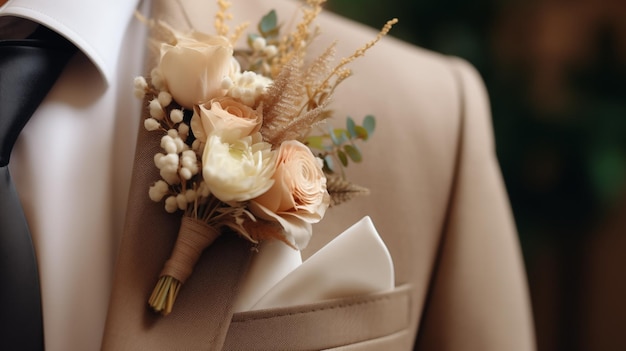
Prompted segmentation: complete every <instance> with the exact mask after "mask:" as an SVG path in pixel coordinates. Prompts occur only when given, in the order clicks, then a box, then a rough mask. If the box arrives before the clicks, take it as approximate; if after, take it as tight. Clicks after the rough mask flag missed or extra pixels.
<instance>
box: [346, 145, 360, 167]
mask: <svg viewBox="0 0 626 351" xmlns="http://www.w3.org/2000/svg"><path fill="white" fill-rule="evenodd" d="M343 149H344V151H345V152H346V153H347V154H348V156H350V159H351V160H352V161H354V162H361V161H362V160H363V157H362V156H361V151H360V150H359V149H358V148H357V147H356V146H354V145H346V146H344V147H343ZM344 166H345V165H344Z"/></svg>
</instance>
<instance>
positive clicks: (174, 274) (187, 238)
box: [148, 216, 220, 316]
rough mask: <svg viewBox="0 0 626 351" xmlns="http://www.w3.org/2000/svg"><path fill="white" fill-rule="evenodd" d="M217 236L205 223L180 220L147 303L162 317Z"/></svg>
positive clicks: (217, 232)
mask: <svg viewBox="0 0 626 351" xmlns="http://www.w3.org/2000/svg"><path fill="white" fill-rule="evenodd" d="M219 235H220V232H219V231H218V230H217V229H215V228H213V227H211V226H210V225H208V224H207V223H205V222H203V221H201V220H198V219H196V218H192V217H187V216H185V217H183V219H182V221H181V224H180V229H179V231H178V237H177V239H176V244H175V245H174V249H173V250H172V254H171V256H170V258H169V259H168V260H167V262H165V265H164V266H163V270H162V271H161V275H160V278H159V281H158V282H157V284H156V286H155V287H154V290H153V291H152V295H151V296H150V299H149V300H148V303H149V304H150V307H152V309H153V310H154V311H156V312H159V313H161V314H162V315H164V316H166V315H168V314H169V313H170V312H172V307H173V306H174V302H175V301H176V297H177V296H178V292H179V291H180V287H181V285H182V284H184V283H185V281H187V278H189V276H190V275H191V272H192V271H193V268H194V267H195V265H196V263H197V262H198V259H200V255H201V254H202V252H203V251H204V249H206V248H207V247H209V245H211V244H212V243H213V242H214V241H215V239H217V237H218V236H219Z"/></svg>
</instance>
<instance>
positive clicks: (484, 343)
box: [103, 0, 534, 351]
mask: <svg viewBox="0 0 626 351" xmlns="http://www.w3.org/2000/svg"><path fill="white" fill-rule="evenodd" d="M185 7H186V13H187V16H188V17H189V19H190V21H191V23H192V24H193V25H194V26H195V27H198V28H199V29H205V30H208V31H210V30H212V28H211V26H212V22H213V20H212V18H213V17H212V16H213V14H214V11H215V6H214V4H213V3H212V2H211V1H194V0H192V1H187V2H185ZM271 8H276V9H277V10H278V11H279V18H282V19H285V20H287V19H290V18H291V16H292V14H293V13H294V8H295V7H294V2H285V1H270V0H264V1H255V2H246V3H245V4H244V3H243V2H240V3H237V2H236V3H235V4H234V7H233V12H234V13H235V18H237V19H239V20H251V21H256V20H257V19H258V18H259V16H260V14H263V13H265V12H266V11H268V10H269V9H271ZM153 17H155V18H164V19H167V20H168V21H170V22H172V21H173V22H175V23H173V24H174V25H175V26H176V27H179V28H185V27H186V25H185V23H184V21H183V18H184V16H182V15H181V12H180V8H178V7H177V6H176V2H173V1H159V2H157V1H155V2H154V13H153ZM398 17H400V20H401V21H402V20H405V21H410V20H411V19H410V18H402V14H398ZM319 23H320V24H321V28H322V30H323V35H322V39H321V40H320V47H323V46H324V43H329V42H330V41H332V40H335V39H337V40H338V41H339V57H341V56H347V55H349V54H350V53H351V52H352V51H353V50H354V49H356V48H358V47H359V46H360V45H361V44H362V43H365V42H366V41H368V40H370V39H371V38H373V36H374V35H375V31H372V30H370V29H366V28H365V27H363V26H361V25H358V24H354V23H351V22H349V21H346V20H344V19H341V18H338V17H336V16H334V15H331V14H326V13H324V14H322V15H321V17H320V22H319ZM352 67H353V69H354V72H355V75H354V76H353V77H352V78H350V79H349V80H347V81H346V82H344V83H343V85H342V86H341V87H340V88H339V89H338V91H337V93H336V96H335V99H334V106H333V107H334V109H335V111H336V112H337V116H338V117H339V118H338V120H337V123H342V122H343V117H344V116H345V115H348V114H349V115H351V116H353V117H355V118H356V119H359V118H361V117H362V116H365V115H366V114H370V113H371V114H374V115H375V116H376V117H377V122H378V123H377V130H376V133H375V134H374V136H373V138H372V139H371V140H370V141H368V142H367V143H365V144H364V145H363V147H362V149H363V153H364V155H365V156H364V161H363V163H362V164H359V165H353V166H351V167H349V169H348V176H349V178H350V179H351V180H353V181H354V182H355V183H357V184H361V185H363V186H366V187H368V188H370V189H371V195H369V196H368V197H364V198H359V199H356V200H353V201H352V202H350V203H348V204H344V205H341V206H339V207H337V208H333V209H331V210H329V211H328V212H327V215H326V217H325V219H324V220H323V221H322V223H320V224H319V225H317V226H316V227H315V228H314V236H313V239H312V242H311V244H310V245H309V247H308V248H307V250H306V251H305V252H304V255H305V256H307V255H310V254H311V253H312V252H315V251H316V250H317V249H319V248H320V247H321V246H322V245H324V244H325V243H326V242H328V241H329V240H330V239H332V237H333V236H335V235H336V234H337V233H340V232H341V231H343V230H344V229H346V228H347V227H348V226H349V225H350V224H352V223H354V222H356V221H357V220H358V219H360V218H361V217H362V216H364V215H370V216H371V217H372V219H373V221H374V223H375V225H376V227H377V228H378V230H379V232H380V233H381V236H382V238H383V240H384V241H385V243H386V244H387V246H388V247H389V250H390V252H391V255H392V257H393V260H394V264H395V273H396V282H397V288H396V289H395V290H394V291H392V292H388V293H381V294H375V295H371V296H355V297H351V298H346V299H342V300H336V301H325V302H320V303H318V304H313V305H307V306H295V307H292V308H281V309H273V310H264V311H255V312H245V313H236V314H234V315H232V310H230V308H229V307H228V302H224V301H227V300H228V296H224V295H232V294H233V293H234V291H236V286H237V282H236V281H233V279H232V278H229V277H231V276H233V275H234V273H233V272H237V271H238V270H241V269H245V268H244V267H245V262H246V256H247V254H245V253H243V252H248V248H247V246H246V245H245V244H242V243H241V242H242V240H238V239H232V240H231V239H228V240H224V241H222V242H218V243H216V245H214V247H212V248H210V249H209V250H208V251H207V252H206V253H205V254H204V256H203V257H202V261H201V262H200V264H199V266H198V267H197V268H196V273H194V276H193V277H192V278H191V279H190V280H189V281H188V282H187V284H186V285H185V287H184V290H183V291H182V292H181V295H180V296H179V301H178V302H177V305H176V309H175V312H173V313H172V315H170V316H168V317H166V318H161V317H157V316H155V315H153V314H152V313H150V312H148V311H147V308H146V302H145V301H146V297H147V295H148V294H149V292H150V291H151V289H152V286H153V284H154V281H155V279H156V276H157V275H158V271H159V270H160V265H161V264H162V262H163V261H164V260H165V258H166V257H167V255H168V253H169V250H170V249H171V245H172V242H171V241H170V239H163V238H168V235H169V236H170V237H171V231H174V232H175V231H176V226H177V224H176V223H175V222H172V221H171V220H169V221H168V219H166V218H165V217H167V216H163V215H162V209H161V207H160V205H155V204H152V203H150V201H149V199H146V196H145V193H146V190H145V189H147V184H149V183H150V182H151V181H153V180H154V179H156V178H155V174H154V170H152V169H150V167H147V166H141V164H140V165H138V166H136V170H135V179H134V180H133V188H132V189H131V200H130V203H129V217H128V220H127V225H126V233H125V234H124V237H123V239H122V243H121V247H120V256H119V260H118V265H117V273H116V280H115V284H114V290H113V295H112V299H111V305H110V308H109V316H108V319H107V328H106V331H105V338H104V344H103V349H105V350H140V349H146V350H158V349H162V350H174V349H180V350H192V349H198V350H201V349H202V350H220V349H225V350H270V349H274V350H318V349H337V350H382V349H387V350H411V349H413V348H415V349H417V350H487V351H488V350H494V351H495V350H520V351H521V350H533V349H534V333H533V326H532V316H531V312H530V305H529V297H528V291H527V285H526V278H525V272H524V268H523V264H522V258H521V255H520V249H519V245H518V239H517V236H516V231H515V226H514V222H513V218H512V216H511V211H510V207H509V204H508V199H507V196H506V193H505V189H504V186H503V182H502V178H501V175H500V172H499V168H498V163H497V160H496V157H495V153H494V140H493V135H492V130H491V121H490V112H489V104H488V99H487V95H486V92H485V89H484V86H483V84H482V82H481V80H480V77H479V76H478V74H477V73H476V71H475V70H474V69H473V68H472V67H471V66H470V65H468V64H467V63H466V62H464V61H462V60H460V59H457V58H452V57H445V56H442V55H438V54H435V53H432V52H428V51H426V50H422V49H419V48H415V47H413V46H410V45H408V44H405V43H403V42H400V41H398V40H395V39H393V38H385V39H384V40H383V41H382V42H381V43H379V44H378V45H377V46H376V47H374V49H372V50H371V51H370V52H369V53H368V54H367V56H366V57H365V58H362V59H360V60H359V61H357V62H355V64H354V65H353V66H352ZM146 140H147V139H146V138H145V134H144V133H143V132H140V136H139V143H138V150H137V155H138V156H137V157H138V162H139V163H141V162H144V161H140V160H141V159H142V158H145V159H151V155H153V154H154V150H156V148H158V145H156V144H155V143H150V142H147V141H146ZM145 164H147V165H149V164H150V160H147V161H145ZM141 167H146V169H143V170H139V171H138V170H137V169H140V168H141ZM152 168H154V167H152ZM147 222H151V223H152V224H153V226H152V227H150V229H149V230H146V223H147ZM168 232H169V233H170V234H167V233H168ZM154 238H159V239H154ZM172 240H173V239H172ZM224 262H226V263H224ZM236 262H241V263H236ZM220 265H222V266H228V267H227V268H224V269H225V270H221V269H222V268H219V266H220ZM229 270H230V271H229ZM230 289H233V290H232V291H231V290H230ZM231 316H232V319H231Z"/></svg>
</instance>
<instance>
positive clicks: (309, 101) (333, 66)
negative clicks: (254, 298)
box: [135, 0, 397, 315]
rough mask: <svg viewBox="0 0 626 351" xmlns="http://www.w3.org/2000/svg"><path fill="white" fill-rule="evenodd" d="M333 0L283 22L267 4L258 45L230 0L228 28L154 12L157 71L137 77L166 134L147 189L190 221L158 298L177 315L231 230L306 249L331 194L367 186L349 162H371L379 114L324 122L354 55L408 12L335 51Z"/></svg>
mask: <svg viewBox="0 0 626 351" xmlns="http://www.w3.org/2000/svg"><path fill="white" fill-rule="evenodd" d="M323 2H324V0H308V1H307V2H306V4H304V5H303V7H302V19H301V21H300V23H298V24H297V25H296V26H295V28H294V30H293V31H292V32H290V33H287V34H283V33H282V30H281V29H282V27H281V25H280V24H279V22H278V19H277V15H276V12H275V11H270V12H268V13H267V14H266V15H264V16H263V17H262V18H261V20H260V22H259V24H258V26H257V32H256V33H251V34H249V35H248V36H247V40H246V42H247V48H245V49H235V44H236V42H237V41H238V39H239V37H240V36H241V35H242V34H243V33H244V31H246V26H245V25H242V26H238V27H237V28H235V29H234V30H233V31H232V32H230V30H229V28H228V26H227V24H226V21H227V20H228V19H230V18H231V17H232V16H231V14H230V13H229V12H228V9H229V6H230V3H229V2H228V1H225V0H218V5H219V11H218V13H217V14H216V22H215V27H216V33H215V34H207V33H201V32H197V31H191V32H188V33H181V32H179V31H177V30H174V29H172V28H171V27H170V26H168V25H167V24H165V23H162V22H157V21H147V22H148V23H150V25H151V26H152V28H153V30H154V31H155V32H157V33H158V37H159V38H160V40H159V41H158V43H157V49H158V50H159V59H158V64H157V66H156V67H155V68H154V69H153V70H152V71H151V73H150V75H149V77H138V78H136V79H135V94H136V95H137V96H138V97H140V98H144V99H145V101H146V102H147V104H146V109H147V110H148V111H149V113H148V114H147V115H148V117H147V118H146V119H145V120H144V127H145V128H146V129H147V130H148V131H150V132H153V133H154V134H155V137H159V138H160V141H161V144H160V145H161V149H162V150H161V152H159V153H157V154H156V155H154V165H155V166H156V167H157V168H158V169H159V172H160V178H161V179H155V182H154V184H152V186H150V188H149V189H147V192H148V195H149V196H150V199H152V200H153V201H156V202H163V203H164V207H165V208H164V209H165V211H166V212H169V213H180V214H181V224H180V230H179V232H178V237H177V240H176V244H175V246H174V248H173V251H172V254H171V257H170V259H169V260H167V262H165V263H164V267H163V270H162V272H161V274H160V278H159V280H158V282H157V283H156V286H155V288H154V291H153V293H152V295H151V296H150V298H149V304H150V306H151V307H152V308H153V309H154V310H155V311H157V312H160V313H162V314H163V315H167V314H168V313H170V312H171V311H172V307H173V305H174V302H175V300H176V297H177V294H178V292H179V290H180V289H181V286H182V284H183V283H184V282H185V280H186V279H187V278H188V277H189V276H190V275H191V273H192V271H193V267H194V265H195V264H196V262H197V260H198V259H199V257H200V255H201V254H202V251H203V250H204V249H205V248H206V247H208V246H209V245H211V243H212V242H213V241H214V240H215V239H216V238H217V237H218V236H220V235H224V234H226V233H234V234H237V235H239V236H241V237H242V238H245V239H247V240H249V241H251V242H253V243H258V242H260V241H263V240H280V241H282V242H284V243H285V244H287V245H289V246H291V247H292V248H294V249H297V250H301V249H303V248H304V247H305V246H306V245H307V243H308V242H309V239H310V237H311V235H312V224H313V223H316V222H318V221H320V220H321V219H322V218H323V217H324V213H325V212H326V210H327V208H328V207H329V206H331V205H337V204H339V203H341V202H344V201H347V200H349V199H350V198H352V197H353V196H355V195H358V194H361V193H366V192H367V189H365V188H362V187H360V186H357V185H354V184H352V183H350V182H349V181H348V180H347V179H346V178H345V176H344V172H343V168H344V167H345V166H347V165H348V164H349V162H351V161H352V162H360V161H361V159H362V155H361V152H360V150H359V147H358V145H357V143H356V142H357V141H359V140H361V141H364V140H367V139H368V138H369V137H370V136H371V134H372V133H373V131H374V127H375V120H374V117H372V116H366V117H365V118H364V119H363V120H362V122H361V123H360V124H359V123H356V122H355V121H354V120H353V119H352V118H349V117H348V118H347V120H346V126H345V128H331V127H327V126H325V124H324V122H325V121H326V120H327V119H329V118H331V117H333V112H332V110H330V108H329V102H330V98H331V97H332V95H333V92H334V91H335V88H336V87H337V86H338V85H339V84H340V83H341V82H343V81H344V80H345V79H346V78H348V77H349V76H350V75H351V71H350V69H349V68H348V65H349V64H350V63H351V62H352V61H353V60H354V59H356V58H358V57H359V56H362V55H364V54H365V52H366V51H367V50H368V49H369V48H371V47H372V46H373V45H374V44H375V43H376V42H377V41H379V40H380V39H381V38H382V37H383V36H384V35H386V34H387V32H388V31H389V30H390V28H391V26H392V25H393V24H394V23H396V21H397V20H395V19H394V20H392V21H389V22H388V23H387V24H386V25H385V26H384V27H383V29H382V30H381V31H380V33H379V35H378V36H377V37H375V38H373V40H372V41H371V42H368V43H366V44H365V45H364V46H363V47H361V48H359V49H358V50H356V51H355V52H354V54H352V55H351V56H349V57H346V58H343V59H341V60H339V61H338V62H337V63H335V61H334V57H335V46H336V45H337V44H332V45H331V46H330V47H329V48H327V49H326V50H325V51H324V52H323V53H321V54H320V55H319V56H317V57H313V58H311V57H309V56H308V55H307V54H308V53H307V48H308V47H309V44H310V43H311V41H312V40H313V39H314V37H315V36H316V35H318V29H317V28H314V27H313V22H314V20H315V18H316V16H317V15H318V14H319V13H320V11H321V5H322V3H323Z"/></svg>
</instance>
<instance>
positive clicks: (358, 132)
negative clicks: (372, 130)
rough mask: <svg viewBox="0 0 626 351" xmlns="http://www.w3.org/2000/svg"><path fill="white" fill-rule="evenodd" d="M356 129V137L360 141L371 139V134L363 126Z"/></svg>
mask: <svg viewBox="0 0 626 351" xmlns="http://www.w3.org/2000/svg"><path fill="white" fill-rule="evenodd" d="M354 129H355V130H356V135H357V137H358V138H359V139H363V140H367V139H368V138H369V133H368V132H367V129H365V128H363V127H361V126H356V127H355V128H354Z"/></svg>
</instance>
